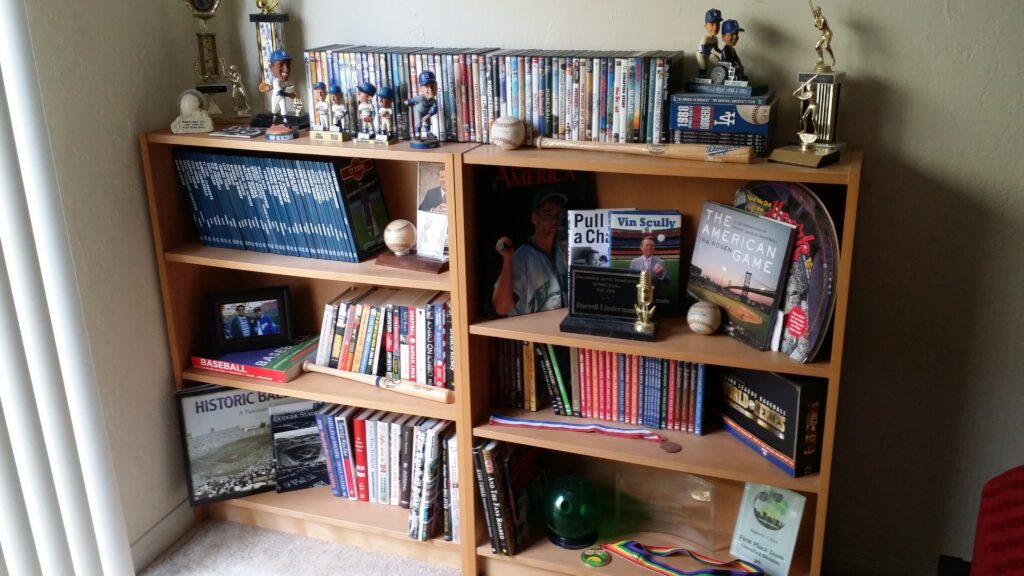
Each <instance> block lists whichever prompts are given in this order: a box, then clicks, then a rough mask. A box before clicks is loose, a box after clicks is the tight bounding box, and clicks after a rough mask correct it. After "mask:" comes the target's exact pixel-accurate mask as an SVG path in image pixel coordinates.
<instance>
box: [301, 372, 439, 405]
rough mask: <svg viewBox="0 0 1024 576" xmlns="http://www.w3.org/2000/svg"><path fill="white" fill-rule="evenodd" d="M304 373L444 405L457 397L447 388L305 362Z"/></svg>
mask: <svg viewBox="0 0 1024 576" xmlns="http://www.w3.org/2000/svg"><path fill="white" fill-rule="evenodd" d="M302 371H303V372H319V373H320V374H328V375H330V376H338V377H339V378H345V379H348V380H352V381H355V382H359V383H360V384H369V385H370V386H376V387H377V388H384V389H385V390H391V391H392V392H398V393H399V394H405V395H406V396H414V397H416V398H422V399H424V400H430V401H432V402H441V403H442V404H451V403H452V402H454V401H455V395H454V394H453V393H452V391H451V390H448V389H447V388H438V387H436V386H426V385H424V384H419V383H416V382H411V381H409V380H399V379H397V378H386V377H384V376H371V375H369V374H360V373H358V372H348V371H346V370H338V369H337V368H328V367H326V366H318V365H316V364H313V363H312V362H303V364H302Z"/></svg>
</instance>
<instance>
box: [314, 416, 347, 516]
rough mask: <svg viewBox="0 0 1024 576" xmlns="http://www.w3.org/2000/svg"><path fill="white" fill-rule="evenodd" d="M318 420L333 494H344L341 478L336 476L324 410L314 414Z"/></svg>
mask: <svg viewBox="0 0 1024 576" xmlns="http://www.w3.org/2000/svg"><path fill="white" fill-rule="evenodd" d="M313 417H314V419H315V421H316V429H317V431H318V432H319V433H320V450H322V451H323V453H324V454H325V455H327V456H328V458H327V481H328V482H329V483H330V485H331V494H332V495H334V496H342V495H343V494H342V490H341V482H340V480H339V478H337V477H336V476H335V471H334V460H333V458H331V457H330V455H331V441H330V437H329V435H328V432H327V424H326V422H325V421H324V418H325V416H324V414H323V412H317V413H316V414H314V415H313Z"/></svg>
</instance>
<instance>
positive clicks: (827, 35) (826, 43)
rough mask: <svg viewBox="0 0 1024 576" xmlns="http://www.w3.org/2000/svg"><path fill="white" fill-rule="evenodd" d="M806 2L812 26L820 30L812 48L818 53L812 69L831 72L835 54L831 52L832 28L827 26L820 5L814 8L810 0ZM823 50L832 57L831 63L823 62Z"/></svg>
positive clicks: (834, 63) (834, 62)
mask: <svg viewBox="0 0 1024 576" xmlns="http://www.w3.org/2000/svg"><path fill="white" fill-rule="evenodd" d="M807 2H808V3H809V4H810V5H811V14H812V15H813V16H814V27H815V28H817V29H818V30H820V31H821V38H818V43H817V44H815V45H814V50H815V51H816V52H817V53H818V63H817V64H815V65H814V71H815V72H831V71H832V66H835V65H836V55H835V54H833V53H832V29H831V28H829V27H828V20H826V19H825V17H824V16H823V15H822V14H821V6H818V7H817V8H815V7H814V3H813V2H811V0H807ZM823 50H824V51H825V52H828V55H829V58H831V59H832V64H831V65H829V64H825V54H824V53H823V52H822V51H823Z"/></svg>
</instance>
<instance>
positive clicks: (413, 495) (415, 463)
mask: <svg viewBox="0 0 1024 576" xmlns="http://www.w3.org/2000/svg"><path fill="white" fill-rule="evenodd" d="M427 426H429V424H426V423H425V424H422V425H420V426H417V427H416V433H415V436H414V437H413V448H412V484H411V486H410V489H409V530H408V533H409V537H410V538H412V539H414V540H416V539H418V534H419V522H420V506H421V505H422V503H423V457H424V456H425V453H424V450H425V448H426V445H427V430H426V427H427Z"/></svg>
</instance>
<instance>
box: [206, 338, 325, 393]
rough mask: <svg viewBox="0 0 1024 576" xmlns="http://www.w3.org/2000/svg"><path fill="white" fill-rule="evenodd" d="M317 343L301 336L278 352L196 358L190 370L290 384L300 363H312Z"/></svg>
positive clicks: (244, 352) (255, 352)
mask: <svg viewBox="0 0 1024 576" xmlns="http://www.w3.org/2000/svg"><path fill="white" fill-rule="evenodd" d="M319 340H320V338H319V336H300V337H299V338H298V339H297V341H296V342H295V343H294V344H291V345H288V346H280V347H278V348H257V349H256V350H245V351H242V352H229V353H227V354H222V355H220V356H204V355H195V356H192V366H193V367H195V368H202V369H203V370H212V371H214V372H221V373H223V374H234V375H236V376H246V377H248V378H256V379H259V380H270V381H271V382H282V383H283V382H290V381H291V380H293V379H294V378H295V377H296V376H298V375H299V374H301V373H302V363H303V362H305V361H307V360H310V361H312V360H313V359H314V357H315V355H316V352H317V346H318V343H319Z"/></svg>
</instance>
